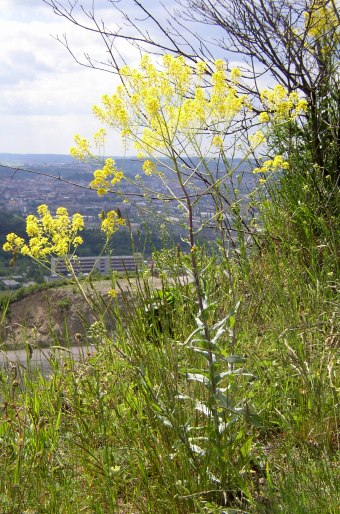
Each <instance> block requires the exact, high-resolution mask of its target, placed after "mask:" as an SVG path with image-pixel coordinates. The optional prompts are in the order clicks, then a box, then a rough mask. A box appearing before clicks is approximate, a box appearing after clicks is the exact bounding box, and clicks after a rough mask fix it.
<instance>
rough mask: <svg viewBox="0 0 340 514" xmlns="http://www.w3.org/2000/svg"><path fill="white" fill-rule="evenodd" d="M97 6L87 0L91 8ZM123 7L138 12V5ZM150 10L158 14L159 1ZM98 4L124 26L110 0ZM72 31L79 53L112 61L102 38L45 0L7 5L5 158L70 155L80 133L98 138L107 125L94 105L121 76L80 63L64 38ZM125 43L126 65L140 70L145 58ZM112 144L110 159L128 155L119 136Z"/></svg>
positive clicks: (0, 26) (0, 51) (0, 115)
mask: <svg viewBox="0 0 340 514" xmlns="http://www.w3.org/2000/svg"><path fill="white" fill-rule="evenodd" d="M68 1H69V0H59V2H60V3H67V2H68ZM71 1H72V2H75V1H76V0H71ZM92 2H93V0H82V3H85V4H87V6H89V7H90V6H91V5H92ZM121 5H123V6H124V8H126V9H130V12H131V13H132V14H133V11H132V5H131V0H123V2H122V4H121ZM143 5H145V6H147V5H152V12H153V13H155V14H157V2H155V0H143ZM158 5H159V4H158ZM169 5H170V3H169V2H167V6H169ZM95 6H96V9H97V16H98V19H103V20H105V22H107V23H109V24H110V25H111V26H112V25H114V24H115V23H117V21H118V20H117V14H113V10H112V7H111V8H110V4H109V3H108V0H95ZM138 17H139V19H141V16H140V13H138ZM139 23H141V21H140V22H139ZM64 34H67V38H68V41H69V44H70V47H71V49H72V51H73V52H74V53H75V54H76V55H77V56H81V55H83V53H84V52H87V53H89V54H90V55H92V56H95V57H96V58H98V59H99V60H102V61H103V60H105V59H106V57H107V56H106V53H105V48H104V46H103V44H102V42H101V41H100V40H99V39H98V37H96V36H94V35H91V33H90V32H88V31H84V30H82V29H79V28H77V27H75V26H74V25H73V24H71V23H69V22H67V20H65V19H64V18H62V17H60V16H57V15H56V14H54V13H53V10H52V9H51V7H49V6H48V5H46V4H45V3H44V2H43V0H0V153H44V154H46V153H54V154H68V153H69V150H70V148H71V146H73V138H74V136H75V135H76V134H80V135H81V136H83V137H87V138H91V136H92V135H93V134H94V133H95V132H96V131H97V130H98V128H99V127H100V125H99V122H98V121H97V120H96V119H95V118H94V116H93V115H92V107H93V105H95V104H100V99H101V96H102V95H103V94H105V93H113V92H114V90H115V88H116V86H117V84H118V78H117V76H115V75H113V74H110V73H106V72H101V71H94V70H90V69H88V68H85V67H82V66H80V65H78V64H77V63H76V62H75V60H74V59H73V58H72V56H71V55H70V54H69V52H67V50H66V49H65V48H64V47H63V46H62V44H61V43H60V42H58V41H57V40H56V36H57V35H58V36H59V37H61V38H62V37H63V35H64ZM118 45H119V50H120V52H121V54H122V55H123V56H124V58H125V59H126V62H127V63H128V64H129V65H133V66H137V65H138V62H139V59H140V56H139V54H137V52H136V51H135V50H133V48H132V47H131V46H130V45H128V44H127V43H126V42H124V41H123V40H120V42H119V43H118ZM109 141H110V143H109V144H108V145H107V146H106V153H107V154H111V155H122V154H123V153H124V148H123V147H122V145H121V142H120V138H119V136H118V135H112V136H111V137H110V140H109Z"/></svg>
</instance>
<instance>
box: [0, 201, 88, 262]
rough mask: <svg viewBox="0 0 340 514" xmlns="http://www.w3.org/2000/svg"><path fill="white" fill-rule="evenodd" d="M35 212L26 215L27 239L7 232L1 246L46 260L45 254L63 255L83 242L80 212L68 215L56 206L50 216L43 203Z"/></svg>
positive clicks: (6, 249) (62, 208) (82, 221)
mask: <svg viewBox="0 0 340 514" xmlns="http://www.w3.org/2000/svg"><path fill="white" fill-rule="evenodd" d="M37 211H38V216H34V215H33V214H30V215H29V216H27V218H26V233H27V235H28V238H29V240H28V242H27V243H26V242H25V240H24V239H23V238H21V237H18V236H17V235H16V234H14V233H11V234H8V235H7V241H6V243H5V244H4V246H3V249H4V250H5V251H8V252H13V253H17V252H20V253H21V254H22V255H28V256H30V257H32V258H33V259H36V260H42V261H44V260H46V258H47V256H48V255H55V256H57V257H62V256H66V255H67V254H69V253H70V252H71V249H72V248H73V249H75V248H77V247H78V246H79V245H80V244H82V243H83V239H82V238H81V237H80V236H79V235H78V232H79V231H81V230H83V228H84V220H83V217H82V216H81V214H78V213H77V214H74V215H73V217H72V218H70V217H69V215H68V212H67V209H65V208H64V207H59V208H58V209H57V210H56V215H55V216H54V217H53V216H52V215H51V213H50V211H49V209H48V207H47V205H45V204H43V205H40V206H39V207H38V209H37Z"/></svg>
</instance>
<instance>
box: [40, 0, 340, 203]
mask: <svg viewBox="0 0 340 514" xmlns="http://www.w3.org/2000/svg"><path fill="white" fill-rule="evenodd" d="M44 2H45V3H46V4H48V5H49V6H51V7H52V8H53V10H54V12H55V13H56V14H57V15H59V16H62V17H64V18H66V19H67V20H69V21H70V22H71V23H73V24H75V25H77V26H79V27H82V28H83V29H85V30H88V31H91V32H94V33H96V34H98V36H99V37H100V38H101V39H102V41H103V44H104V47H105V50H106V52H107V53H108V55H109V57H108V59H107V61H98V60H95V59H93V58H92V57H91V56H90V55H88V54H86V53H84V57H85V59H83V60H82V59H81V58H80V57H79V56H76V55H74V53H73V52H72V49H71V48H70V46H69V44H68V40H67V38H66V37H65V39H64V40H63V44H64V45H65V46H66V48H67V49H68V50H69V51H70V52H71V54H72V55H73V57H74V58H75V59H76V61H77V62H79V63H80V64H82V65H85V66H89V67H91V68H94V69H101V70H106V71H109V72H112V73H118V72H119V70H120V68H121V67H122V66H123V65H125V62H124V59H123V57H122V56H121V54H120V52H119V50H117V48H116V45H117V43H118V42H119V41H120V40H121V39H123V40H125V41H127V42H129V43H130V44H131V45H132V46H134V47H135V48H136V49H138V50H139V51H141V52H147V53H155V54H164V53H172V54H174V55H177V56H179V55H181V56H183V57H185V58H186V59H187V60H188V61H189V62H192V63H193V64H194V63H197V62H198V61H200V60H204V61H205V62H207V63H210V66H208V69H207V72H209V71H210V73H211V72H212V70H213V66H212V65H211V64H212V62H213V61H214V58H215V56H216V54H217V55H219V54H221V52H222V53H223V54H224V55H225V56H227V57H228V56H230V55H231V54H236V55H237V58H238V59H239V58H240V57H241V56H242V57H243V59H244V78H245V80H243V81H242V83H241V84H239V91H240V92H241V93H242V92H243V93H247V94H248V93H251V94H252V95H254V97H255V98H259V97H260V86H259V81H260V80H262V78H263V77H266V78H267V79H268V80H270V77H271V78H272V79H274V80H275V81H277V82H278V83H280V84H282V85H284V86H285V87H286V88H287V89H288V92H294V91H296V92H299V93H302V94H303V95H304V97H305V98H306V99H307V100H308V102H309V107H310V108H309V110H308V113H307V123H306V124H305V125H304V127H303V131H301V132H300V133H299V134H298V137H299V141H300V142H299V144H300V145H301V144H302V145H304V146H305V147H308V148H307V149H308V154H309V155H308V159H309V160H310V163H311V166H310V169H309V170H308V173H312V174H316V173H321V175H322V176H323V177H324V178H326V177H327V180H325V181H324V185H325V191H326V192H325V195H326V198H323V191H322V188H321V189H320V187H319V186H318V185H317V184H318V180H317V179H316V178H315V180H314V183H315V187H316V189H317V190H318V194H319V197H320V198H319V200H320V201H321V204H323V203H326V204H327V206H329V205H330V204H331V203H332V201H333V200H334V198H333V197H334V195H335V193H337V192H338V186H339V164H340V150H339V147H340V145H339V143H340V121H339V119H340V90H339V80H338V79H339V62H340V60H339V57H340V55H339V38H340V33H339V30H340V28H339V27H340V23H339V13H338V9H337V8H338V1H337V0H297V1H292V0H283V1H282V0H257V1H254V2H248V1H247V0H217V1H215V2H211V1H207V0H177V2H176V5H177V8H176V9H175V10H173V11H172V12H170V11H169V10H168V9H166V8H165V7H163V10H162V12H161V13H160V14H159V15H158V16H157V14H153V12H154V11H155V9H154V4H153V6H152V7H150V8H148V7H147V6H145V2H143V3H142V2H139V1H137V0H132V1H131V2H129V1H125V2H123V3H122V2H121V1H117V0H107V2H108V5H110V6H111V8H112V10H113V12H114V14H115V19H117V20H120V21H119V22H118V23H117V24H115V27H113V28H112V27H110V25H109V23H106V22H105V21H104V20H102V19H100V18H99V17H98V16H97V13H96V2H95V1H94V2H93V3H92V7H91V8H90V9H87V8H86V2H85V1H84V0H83V1H80V2H78V0H72V1H71V2H70V1H67V2H66V1H62V0H61V1H60V0H44ZM146 4H147V3H146ZM158 7H159V6H158ZM132 8H133V9H132ZM156 12H157V10H156ZM195 24H196V25H197V24H200V25H201V26H202V25H204V26H205V27H207V26H209V27H211V29H210V28H209V29H208V30H204V31H201V30H200V29H197V30H196V29H195V27H196V25H195ZM203 33H204V35H203ZM245 127H246V125H245ZM288 136H289V134H286V137H288ZM295 136H296V133H295V134H294V137H295ZM313 166H314V168H313ZM313 170H314V171H313ZM315 170H317V171H315ZM329 196H331V199H330V198H329ZM333 203H334V201H333Z"/></svg>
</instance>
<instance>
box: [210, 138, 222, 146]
mask: <svg viewBox="0 0 340 514" xmlns="http://www.w3.org/2000/svg"><path fill="white" fill-rule="evenodd" d="M211 144H212V145H213V146H217V148H223V139H222V138H221V136H214V137H213V138H212V141H211Z"/></svg>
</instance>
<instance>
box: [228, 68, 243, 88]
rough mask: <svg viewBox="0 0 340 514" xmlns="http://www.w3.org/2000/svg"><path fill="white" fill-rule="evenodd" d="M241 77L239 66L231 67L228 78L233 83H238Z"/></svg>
mask: <svg viewBox="0 0 340 514" xmlns="http://www.w3.org/2000/svg"><path fill="white" fill-rule="evenodd" d="M241 77H242V73H241V70H240V69H239V68H233V69H232V70H231V72H230V80H231V81H232V82H233V83H234V84H238V83H239V80H240V78H241Z"/></svg>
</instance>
